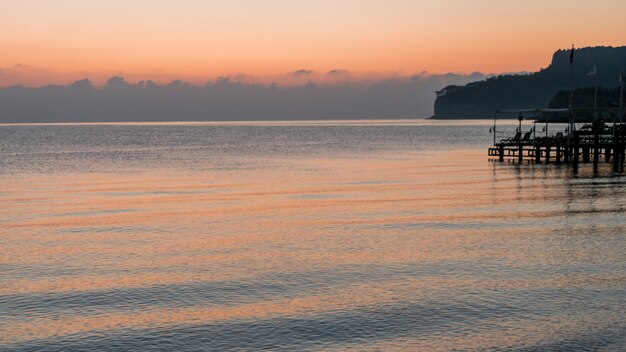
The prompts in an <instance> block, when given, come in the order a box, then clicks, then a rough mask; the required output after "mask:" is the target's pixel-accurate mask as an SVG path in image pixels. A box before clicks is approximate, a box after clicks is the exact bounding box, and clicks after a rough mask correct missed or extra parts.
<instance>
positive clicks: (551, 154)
mask: <svg viewBox="0 0 626 352" xmlns="http://www.w3.org/2000/svg"><path fill="white" fill-rule="evenodd" d="M579 110H586V109H579ZM605 110H607V111H604V112H605V114H603V115H600V116H598V114H597V113H596V111H594V112H593V115H590V114H581V111H573V110H570V109H549V110H548V109H545V110H514V111H517V112H519V111H523V112H525V113H529V112H534V113H535V114H536V113H537V112H539V113H541V117H540V118H537V117H535V118H534V119H533V120H534V121H533V127H532V128H531V130H530V131H528V132H526V133H522V132H521V131H522V125H521V122H522V120H523V119H524V118H523V117H522V115H521V113H520V116H519V117H518V121H519V127H518V128H517V133H516V135H515V136H513V137H509V138H502V139H500V140H499V141H498V140H497V138H496V132H497V130H496V122H495V119H494V126H493V128H492V132H493V133H494V146H493V147H490V148H489V151H488V154H489V156H491V157H496V158H497V160H499V161H504V159H513V160H517V161H519V162H522V161H524V160H529V161H533V162H537V163H540V162H545V163H552V162H554V163H557V164H559V163H569V164H573V165H574V168H575V170H576V169H577V167H578V164H579V163H593V166H594V171H597V169H598V166H599V164H600V163H601V162H605V163H612V164H613V171H614V172H623V171H624V161H625V153H626V151H625V150H626V123H625V122H624V121H623V120H624V119H623V116H624V111H623V110H624V109H621V108H620V109H605ZM616 110H617V111H616ZM507 111H512V110H507ZM575 112H578V113H579V114H580V115H583V118H582V119H580V120H582V122H581V121H580V120H579V121H576V120H575V119H574V118H573V116H576V115H575V114H574V113H575ZM583 112H585V111H583ZM553 113H560V114H561V115H563V113H566V114H567V119H564V118H563V116H561V117H560V118H555V117H550V115H549V114H553ZM590 116H593V117H590ZM618 116H619V118H618ZM585 117H586V118H585ZM551 119H552V120H551ZM538 123H539V124H545V127H544V131H545V132H546V134H545V136H541V137H537V136H536V132H535V131H536V127H537V124H538ZM549 123H553V124H554V123H560V124H566V125H567V128H565V130H564V131H560V132H558V133H556V134H554V135H548V133H547V131H548V126H549Z"/></svg>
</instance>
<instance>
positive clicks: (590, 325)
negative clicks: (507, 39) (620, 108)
mask: <svg viewBox="0 0 626 352" xmlns="http://www.w3.org/2000/svg"><path fill="white" fill-rule="evenodd" d="M507 128H509V129H510V130H513V129H514V128H515V126H513V125H510V126H508V127H507ZM488 130H489V122H472V121H463V122H447V123H446V122H428V121H387V122H380V121H344V122H291V123H287V122H271V123H270V122H267V123H263V122H259V123H228V124H227V123H205V124H202V123H199V124H167V123H166V124H100V125H98V124H77V125H2V126H0V185H2V187H1V188H0V283H1V284H0V316H1V317H2V319H0V350H8V351H14V350H15V351H36V350H49V351H70V350H71V351H80V350H85V351H86V350H93V349H98V350H115V351H121V350H141V351H155V350H176V351H199V350H216V351H226V350H256V349H270V350H286V351H287V350H324V351H326V350H328V351H349V350H355V351H357V350H358V351H360V350H380V351H402V350H429V351H439V350H440V351H450V350H468V351H473V350H481V351H482V350H524V351H526V350H608V351H613V350H615V351H617V350H624V349H626V338H625V336H626V301H625V300H624V297H625V296H626V260H625V259H626V254H625V253H626V241H625V239H624V234H625V233H626V216H624V210H625V208H626V190H625V188H624V183H625V182H626V177H625V176H624V175H614V174H612V173H611V171H610V165H607V166H605V167H604V169H602V170H601V173H600V175H599V176H594V175H593V174H592V172H591V168H590V167H588V165H582V166H581V170H580V172H579V174H578V175H574V174H573V173H572V170H571V168H570V167H569V166H567V165H560V166H558V165H544V164H533V163H524V164H521V165H520V164H515V163H508V162H506V163H497V162H492V161H489V160H488V157H487V156H486V148H487V146H488V145H489V144H490V142H491V140H492V139H491V138H492V137H491V135H490V134H489V133H488Z"/></svg>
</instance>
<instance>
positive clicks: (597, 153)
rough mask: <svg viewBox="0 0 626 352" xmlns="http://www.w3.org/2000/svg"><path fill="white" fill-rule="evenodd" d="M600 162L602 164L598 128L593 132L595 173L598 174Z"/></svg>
mask: <svg viewBox="0 0 626 352" xmlns="http://www.w3.org/2000/svg"><path fill="white" fill-rule="evenodd" d="M594 127H595V126H594ZM599 162H600V133H599V131H598V129H597V128H594V131H593V172H598V163H599Z"/></svg>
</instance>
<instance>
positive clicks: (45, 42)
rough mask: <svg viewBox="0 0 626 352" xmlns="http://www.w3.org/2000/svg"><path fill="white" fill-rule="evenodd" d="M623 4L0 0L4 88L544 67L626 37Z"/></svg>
mask: <svg viewBox="0 0 626 352" xmlns="http://www.w3.org/2000/svg"><path fill="white" fill-rule="evenodd" d="M625 13H626V1H624V0H596V1H580V0H567V1H566V0H541V1H539V0H525V1H506V0H437V1H432V0H431V1H420V0H413V1H411V0H311V1H309V0H228V1H224V0H220V1H211V0H204V1H201V0H176V1H172V0H90V1H84V0H47V1H44V0H37V1H34V0H0V53H1V55H0V86H7V85H12V84H22V85H27V86H40V85H44V84H47V83H69V82H72V81H74V80H77V79H81V78H85V77H88V78H90V79H91V80H92V81H93V82H94V83H95V84H96V85H104V84H105V82H106V79H107V78H109V77H111V76H112V75H119V76H124V77H125V78H126V79H129V80H130V81H137V80H142V79H152V80H155V81H157V82H167V81H171V80H173V79H183V80H186V81H190V82H195V83H200V82H206V81H207V80H211V79H215V78H216V77H219V76H235V75H239V76H241V77H244V76H248V77H256V78H255V79H257V80H260V81H263V80H265V81H268V82H269V81H278V82H279V83H281V80H288V79H287V78H288V77H291V76H290V75H288V74H287V73H290V72H291V73H293V72H297V71H298V70H308V71H313V72H318V73H327V72H329V71H333V70H342V71H338V72H345V71H348V72H351V73H353V76H354V75H357V74H358V75H361V76H363V77H374V76H375V77H381V76H383V77H384V76H398V75H412V74H415V73H420V72H424V71H427V72H431V73H437V74H443V73H447V72H455V73H468V74H469V73H472V72H476V71H480V72H484V73H503V72H521V71H535V70H537V69H539V68H541V67H545V66H546V65H547V64H548V63H549V60H550V57H551V54H552V53H553V52H554V51H555V50H557V49H559V48H567V47H569V46H570V45H571V44H572V43H574V44H576V45H577V46H579V47H584V46H595V45H612V46H618V45H624V44H625V43H626V21H624V19H623V15H624V14H625ZM343 70H345V71H343ZM292 76H293V75H292ZM321 76H323V77H326V76H328V75H321Z"/></svg>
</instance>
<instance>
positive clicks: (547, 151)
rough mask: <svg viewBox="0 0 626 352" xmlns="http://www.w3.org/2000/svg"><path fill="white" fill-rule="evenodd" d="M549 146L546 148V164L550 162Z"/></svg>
mask: <svg viewBox="0 0 626 352" xmlns="http://www.w3.org/2000/svg"><path fill="white" fill-rule="evenodd" d="M550 148H551V147H550V146H549V145H548V146H546V164H548V163H549V162H550Z"/></svg>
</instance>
